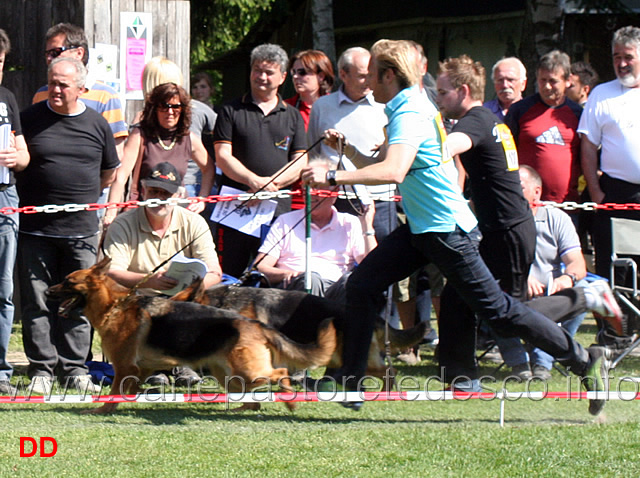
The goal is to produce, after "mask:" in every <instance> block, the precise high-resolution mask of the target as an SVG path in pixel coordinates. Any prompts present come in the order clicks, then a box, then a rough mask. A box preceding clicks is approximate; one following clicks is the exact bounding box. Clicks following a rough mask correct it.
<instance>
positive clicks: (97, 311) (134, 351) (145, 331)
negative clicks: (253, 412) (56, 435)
mask: <svg viewBox="0 0 640 478" xmlns="http://www.w3.org/2000/svg"><path fill="white" fill-rule="evenodd" d="M110 262H111V260H110V259H109V258H105V259H103V260H102V261H100V262H99V263H98V264H96V265H94V266H93V267H91V268H89V269H81V270H78V271H75V272H72V273H71V274H69V275H68V276H67V277H66V278H65V280H64V281H63V282H62V283H60V284H58V285H55V286H53V287H51V288H50V289H49V294H50V295H51V296H52V297H54V298H56V299H60V300H62V301H63V302H62V304H61V305H60V308H59V310H58V312H59V313H60V314H65V313H68V311H69V310H70V309H71V308H75V307H83V308H84V314H85V315H86V317H87V318H88V319H89V322H90V323H91V325H92V326H93V327H94V328H95V329H96V330H97V332H98V333H99V334H100V337H101V338H102V348H103V351H104V353H105V355H106V357H107V358H108V359H109V360H110V361H111V362H112V364H113V367H114V370H115V378H114V381H113V386H112V389H111V390H112V393H114V394H120V395H123V394H133V393H137V392H138V391H139V387H138V385H139V383H140V382H141V381H142V380H144V379H145V378H146V377H147V376H148V375H149V374H151V373H152V372H154V371H155V370H165V369H170V368H172V367H175V366H177V365H189V366H191V367H194V368H196V367H200V366H201V365H204V366H207V367H209V369H210V370H211V373H212V374H213V375H214V376H215V377H216V378H217V379H218V380H219V381H220V383H225V381H224V380H225V377H230V376H233V377H240V379H241V380H242V383H243V386H244V387H246V389H248V390H252V389H255V388H257V387H260V386H265V385H267V384H271V383H273V384H276V383H277V384H278V385H279V386H280V388H281V389H282V390H285V391H291V390H292V389H291V384H290V379H289V372H288V369H287V368H286V367H279V368H274V363H275V364H278V365H282V364H286V365H287V366H290V367H296V368H306V367H318V366H323V365H326V364H327V363H328V362H329V360H330V358H331V355H332V354H333V351H334V349H335V347H336V333H335V329H334V327H333V324H332V323H331V321H326V322H325V323H324V324H322V325H321V327H320V328H319V329H317V343H312V344H306V345H301V344H297V343H295V342H293V341H292V340H291V339H289V338H288V337H286V336H285V335H283V334H282V333H280V332H278V331H277V330H275V329H274V328H272V327H270V326H268V325H265V324H263V323H261V322H258V321H256V320H251V319H248V318H246V317H244V316H242V315H240V314H238V313H237V312H233V311H229V310H222V309H217V308H214V307H209V306H205V305H201V304H196V303H189V302H176V301H172V300H168V299H163V298H159V297H145V296H140V295H133V294H131V293H130V289H127V288H125V287H122V286H120V285H118V284H117V283H116V282H115V281H114V280H113V279H111V278H110V277H109V276H107V271H108V270H109V264H110ZM127 377H135V378H136V380H131V379H127V380H125V378H127ZM236 382H237V381H230V382H229V383H230V384H231V385H232V386H235V388H237V387H239V386H240V383H236ZM230 391H234V390H233V389H232V390H230ZM242 391H244V390H242ZM285 404H286V405H287V406H288V407H289V409H293V408H294V407H295V404H294V403H291V402H285ZM116 406H117V403H106V404H104V405H103V406H102V407H100V408H97V409H94V410H91V411H90V412H91V413H109V412H112V411H113V410H114V409H115V408H116ZM259 406H260V404H259V403H251V404H245V406H243V407H241V408H240V409H247V408H250V409H258V408H259Z"/></svg>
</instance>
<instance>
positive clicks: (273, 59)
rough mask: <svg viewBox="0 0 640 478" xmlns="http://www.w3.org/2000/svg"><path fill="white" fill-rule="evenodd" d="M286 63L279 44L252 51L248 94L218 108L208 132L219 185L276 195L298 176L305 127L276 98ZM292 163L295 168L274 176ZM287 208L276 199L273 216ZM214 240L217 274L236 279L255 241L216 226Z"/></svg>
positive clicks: (253, 251)
mask: <svg viewBox="0 0 640 478" xmlns="http://www.w3.org/2000/svg"><path fill="white" fill-rule="evenodd" d="M288 63H289V58H288V57H287V53H286V52H285V51H284V50H283V49H282V47H280V46H279V45H273V44H264V45H259V46H257V47H255V48H254V49H253V51H252V52H251V63H250V64H251V72H250V76H249V83H250V87H251V89H250V91H249V92H248V93H246V94H244V95H243V96H242V97H240V98H236V99H235V100H232V101H231V102H229V103H227V104H225V105H224V106H223V108H222V111H221V112H220V114H219V115H218V119H217V120H216V126H215V129H214V132H213V141H214V150H215V154H216V162H217V166H218V167H219V168H220V169H221V170H222V173H223V175H222V185H223V186H230V187H232V188H236V189H240V190H243V191H249V192H256V191H258V190H265V191H277V190H279V189H283V188H286V187H287V186H289V185H291V184H293V183H294V182H295V181H296V180H297V179H298V177H299V176H300V170H301V168H302V166H304V161H306V158H302V157H301V156H302V153H304V151H305V150H306V148H307V137H306V133H305V130H304V122H303V121H302V116H300V113H299V112H298V110H297V109H296V108H294V107H292V106H290V105H287V104H286V103H285V102H284V101H282V98H281V97H280V95H279V94H278V88H279V87H280V85H282V84H283V83H284V80H285V78H286V77H287V65H288ZM298 159H300V161H298ZM296 161H297V162H296ZM291 162H295V164H293V165H292V166H291V167H289V168H288V169H286V171H284V172H283V173H282V174H278V173H279V172H280V171H283V170H284V168H285V167H287V166H288V163H291ZM289 209H291V199H290V198H283V199H278V207H277V209H276V216H278V215H280V214H282V213H284V212H287V211H289ZM217 235H218V237H217V241H218V242H217V247H218V254H219V255H220V257H221V263H222V270H224V271H225V273H227V274H231V275H233V276H236V277H238V276H240V275H241V274H242V273H243V272H244V270H245V269H246V267H247V266H248V265H249V263H250V262H251V260H253V258H254V257H255V255H256V253H257V251H258V246H259V245H260V239H259V238H256V237H253V236H249V235H247V234H244V233H242V232H240V231H237V230H235V229H232V228H230V227H227V226H223V225H219V226H218V234H217Z"/></svg>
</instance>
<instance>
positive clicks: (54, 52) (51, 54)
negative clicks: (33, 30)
mask: <svg viewBox="0 0 640 478" xmlns="http://www.w3.org/2000/svg"><path fill="white" fill-rule="evenodd" d="M78 48H80V47H79V46H75V45H71V46H59V47H58V48H52V49H51V50H47V51H45V52H44V56H45V57H46V58H51V59H53V58H58V57H59V56H60V55H61V54H62V52H65V51H68V50H77V49H78Z"/></svg>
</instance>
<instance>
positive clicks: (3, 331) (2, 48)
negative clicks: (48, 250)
mask: <svg viewBox="0 0 640 478" xmlns="http://www.w3.org/2000/svg"><path fill="white" fill-rule="evenodd" d="M10 48H11V44H10V42H9V37H8V36H7V34H6V33H5V31H4V30H0V82H2V70H3V67H4V59H5V55H6V54H7V53H9V50H10ZM4 125H6V126H4ZM0 126H3V127H4V128H9V130H10V131H12V132H13V133H10V134H9V135H8V136H9V144H7V145H4V147H0V172H1V173H2V174H0V208H4V207H11V208H17V207H18V193H17V192H16V187H15V182H16V181H15V177H14V174H13V173H14V172H18V171H21V170H23V169H24V168H25V167H26V166H27V164H29V152H28V151H27V145H26V143H25V141H24V136H23V135H22V127H21V126H20V115H19V111H18V104H17V103H16V98H15V96H13V93H11V92H10V91H9V90H7V89H6V88H5V87H3V86H0ZM18 222H19V217H18V214H6V215H5V214H0V394H1V395H6V394H12V393H13V392H14V388H13V387H12V386H11V385H10V384H9V379H11V375H12V374H13V367H12V366H11V364H9V362H7V351H8V349H9V338H10V337H11V326H12V325H13V312H14V306H13V267H14V264H15V261H16V251H17V247H18Z"/></svg>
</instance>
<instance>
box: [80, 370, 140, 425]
mask: <svg viewBox="0 0 640 478" xmlns="http://www.w3.org/2000/svg"><path fill="white" fill-rule="evenodd" d="M114 368H115V364H114ZM139 373H140V372H139V369H138V367H136V366H132V367H129V368H127V369H125V370H121V367H118V368H116V374H115V377H114V378H113V384H112V385H111V395H131V394H136V393H138V392H139V391H140V387H139V385H138V384H139V383H140V378H139ZM125 378H126V380H125ZM117 407H118V402H107V403H105V404H104V405H102V406H101V407H98V408H92V409H90V410H83V411H82V412H81V413H85V414H89V413H90V414H99V415H105V414H108V413H113V412H114V411H115V409H116V408H117Z"/></svg>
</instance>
